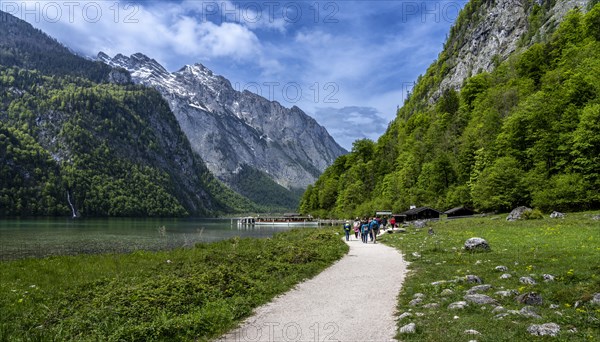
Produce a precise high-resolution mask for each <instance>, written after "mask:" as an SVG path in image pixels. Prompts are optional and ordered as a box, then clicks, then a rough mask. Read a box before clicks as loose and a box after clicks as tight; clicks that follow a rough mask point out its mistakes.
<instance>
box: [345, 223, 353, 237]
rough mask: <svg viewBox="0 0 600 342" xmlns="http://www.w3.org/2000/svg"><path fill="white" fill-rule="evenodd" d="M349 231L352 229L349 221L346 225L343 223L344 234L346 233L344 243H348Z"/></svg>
mask: <svg viewBox="0 0 600 342" xmlns="http://www.w3.org/2000/svg"><path fill="white" fill-rule="evenodd" d="M350 229H352V226H351V225H350V221H348V220H346V223H344V233H346V241H350Z"/></svg>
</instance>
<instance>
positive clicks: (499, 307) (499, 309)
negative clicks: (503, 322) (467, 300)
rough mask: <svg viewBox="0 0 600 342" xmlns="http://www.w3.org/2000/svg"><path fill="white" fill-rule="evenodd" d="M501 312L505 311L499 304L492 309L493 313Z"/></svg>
mask: <svg viewBox="0 0 600 342" xmlns="http://www.w3.org/2000/svg"><path fill="white" fill-rule="evenodd" d="M502 312H506V308H505V307H503V306H500V305H499V306H497V307H495V308H493V309H492V313H493V314H499V313H502Z"/></svg>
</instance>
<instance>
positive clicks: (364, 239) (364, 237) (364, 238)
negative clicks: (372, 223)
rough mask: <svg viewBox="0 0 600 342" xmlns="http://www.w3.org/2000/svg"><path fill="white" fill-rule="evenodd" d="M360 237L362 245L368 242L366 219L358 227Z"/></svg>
mask: <svg viewBox="0 0 600 342" xmlns="http://www.w3.org/2000/svg"><path fill="white" fill-rule="evenodd" d="M360 237H361V239H362V242H364V243H367V242H368V241H369V223H368V222H367V220H366V219H365V220H363V221H362V225H361V226H360Z"/></svg>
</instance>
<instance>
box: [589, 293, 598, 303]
mask: <svg viewBox="0 0 600 342" xmlns="http://www.w3.org/2000/svg"><path fill="white" fill-rule="evenodd" d="M590 303H591V304H592V305H600V292H599V293H594V296H593V297H592V300H590Z"/></svg>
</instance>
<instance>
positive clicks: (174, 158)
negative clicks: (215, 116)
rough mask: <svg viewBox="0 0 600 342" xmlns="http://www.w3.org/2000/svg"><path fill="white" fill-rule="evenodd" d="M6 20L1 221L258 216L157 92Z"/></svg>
mask: <svg viewBox="0 0 600 342" xmlns="http://www.w3.org/2000/svg"><path fill="white" fill-rule="evenodd" d="M0 14H1V18H0V216H40V215H65V216H70V215H73V214H75V215H77V216H181V215H201V216H209V215H217V214H219V213H227V212H239V211H250V210H255V209H257V206H256V205H255V204H254V203H253V202H251V201H250V200H248V199H247V198H244V197H242V196H240V195H238V194H236V193H234V192H233V191H232V190H230V189H229V188H227V187H225V186H224V185H222V184H221V183H220V182H219V181H217V180H216V179H215V178H214V177H213V176H212V175H211V174H210V173H209V171H208V169H207V168H206V166H205V165H204V163H203V161H202V159H201V158H200V157H199V156H198V155H196V154H195V153H194V152H193V151H192V150H191V147H190V144H189V142H188V140H187V138H186V137H185V135H184V134H183V132H182V131H181V129H180V128H179V125H178V123H177V120H176V119H175V117H174V115H173V113H172V112H171V111H170V109H169V107H168V104H167V103H166V102H165V101H164V100H163V99H162V97H161V95H160V94H159V93H158V92H157V91H155V90H152V89H148V88H144V87H141V86H135V85H132V84H131V83H130V82H129V80H130V77H129V74H128V73H127V72H126V71H124V70H114V69H112V68H110V67H108V66H106V65H104V64H102V63H99V62H92V61H88V60H86V59H84V58H81V57H79V56H76V55H73V54H72V53H70V52H69V51H68V50H67V49H66V48H65V47H63V46H62V45H60V44H58V43H57V42H56V41H55V40H53V39H51V38H50V37H48V36H46V35H45V34H43V33H42V32H41V31H39V30H36V29H34V28H33V27H31V26H30V25H29V24H27V23H25V22H23V21H20V20H18V19H16V18H14V17H12V16H10V15H8V14H6V13H0Z"/></svg>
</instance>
